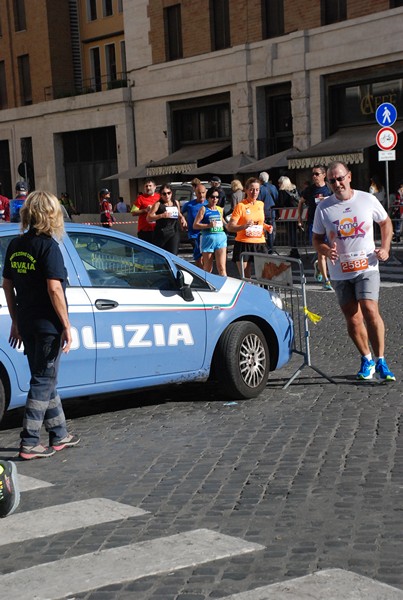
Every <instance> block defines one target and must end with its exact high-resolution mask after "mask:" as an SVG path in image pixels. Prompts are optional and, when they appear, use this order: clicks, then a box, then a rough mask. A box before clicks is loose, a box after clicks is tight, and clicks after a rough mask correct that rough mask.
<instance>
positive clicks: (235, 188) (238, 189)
mask: <svg viewBox="0 0 403 600" xmlns="http://www.w3.org/2000/svg"><path fill="white" fill-rule="evenodd" d="M244 197H245V194H244V191H243V185H242V183H241V182H240V181H239V179H233V180H232V181H231V211H233V210H234V208H235V206H236V205H237V204H239V203H240V202H242V200H243V199H244Z"/></svg>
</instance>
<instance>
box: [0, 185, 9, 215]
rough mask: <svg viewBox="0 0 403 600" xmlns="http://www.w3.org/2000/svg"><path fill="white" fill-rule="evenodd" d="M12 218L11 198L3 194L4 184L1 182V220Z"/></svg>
mask: <svg viewBox="0 0 403 600" xmlns="http://www.w3.org/2000/svg"><path fill="white" fill-rule="evenodd" d="M9 220H10V200H9V199H8V198H6V196H3V185H2V184H1V183H0V221H9Z"/></svg>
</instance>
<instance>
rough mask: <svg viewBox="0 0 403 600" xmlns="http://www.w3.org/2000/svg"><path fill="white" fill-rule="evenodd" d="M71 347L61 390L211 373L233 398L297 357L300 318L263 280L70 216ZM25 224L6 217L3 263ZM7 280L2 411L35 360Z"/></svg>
mask: <svg viewBox="0 0 403 600" xmlns="http://www.w3.org/2000/svg"><path fill="white" fill-rule="evenodd" d="M65 229H66V235H65V237H64V239H63V242H62V243H61V245H60V247H61V250H62V253H63V257H64V261H65V265H66V268H67V271H68V286H67V300H68V305H69V315H70V320H71V324H72V337H73V343H72V346H71V351H70V352H69V353H68V354H67V355H63V357H62V360H61V365H60V371H59V382H58V390H59V392H60V395H61V397H62V398H71V397H77V396H89V395H94V394H100V393H102V394H105V393H113V392H118V391H119V392H122V391H125V390H134V389H139V388H148V387H154V386H163V385H167V384H173V383H175V384H176V383H185V382H190V381H193V382H194V381H206V380H207V379H209V378H210V379H213V380H214V381H216V382H217V385H219V386H220V389H222V390H223V391H224V393H225V394H226V395H227V396H229V397H230V398H233V399H235V398H252V397H255V396H257V395H258V394H259V393H260V392H262V390H263V389H264V388H265V386H266V383H267V379H268V375H269V371H272V370H274V369H278V368H279V367H281V366H282V365H284V364H285V363H287V361H288V360H289V358H290V355H291V349H292V341H293V326H292V321H291V318H290V316H289V315H288V313H286V312H285V311H283V310H282V308H281V300H280V299H279V298H277V297H276V296H273V295H271V294H270V293H269V292H268V291H267V290H265V289H263V288H260V287H259V286H256V285H252V284H249V283H246V282H244V281H242V280H238V279H233V278H230V277H228V278H227V277H219V276H218V275H213V274H208V273H205V272H204V271H201V270H200V269H198V268H197V267H196V266H193V265H191V264H190V263H188V262H187V261H185V260H182V259H180V258H179V257H177V256H174V255H172V254H169V253H166V252H164V251H162V250H160V249H159V248H157V247H156V246H153V245H152V244H147V243H146V242H143V241H141V240H139V239H137V238H135V237H133V236H131V235H128V234H124V233H121V232H117V231H110V230H108V229H104V228H101V227H97V226H91V225H80V224H76V223H66V224H65ZM18 233H19V230H18V224H14V223H3V224H2V225H1V226H0V267H1V272H2V268H3V261H4V256H5V252H6V248H7V246H8V244H9V242H10V240H11V239H12V238H13V237H14V236H16V235H18ZM9 332H10V317H9V314H8V310H7V304H6V300H5V296H4V292H3V289H2V288H1V289H0V419H1V418H2V417H3V414H4V411H5V410H6V409H7V408H9V409H12V408H16V407H20V406H23V405H24V404H25V400H26V394H27V391H28V387H29V370H28V365H27V359H26V357H25V356H24V354H23V352H22V351H21V349H20V350H17V349H13V348H11V347H10V345H9V343H8V336H9Z"/></svg>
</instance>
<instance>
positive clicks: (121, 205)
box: [115, 196, 130, 213]
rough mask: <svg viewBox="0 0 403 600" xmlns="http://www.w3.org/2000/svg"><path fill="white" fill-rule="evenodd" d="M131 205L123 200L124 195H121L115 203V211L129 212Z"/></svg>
mask: <svg viewBox="0 0 403 600" xmlns="http://www.w3.org/2000/svg"><path fill="white" fill-rule="evenodd" d="M129 210H130V209H129V207H128V205H127V204H126V202H125V201H124V200H123V198H122V196H119V202H117V203H116V205H115V212H118V213H127V212H129Z"/></svg>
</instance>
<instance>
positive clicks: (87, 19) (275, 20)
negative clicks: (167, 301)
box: [0, 0, 403, 212]
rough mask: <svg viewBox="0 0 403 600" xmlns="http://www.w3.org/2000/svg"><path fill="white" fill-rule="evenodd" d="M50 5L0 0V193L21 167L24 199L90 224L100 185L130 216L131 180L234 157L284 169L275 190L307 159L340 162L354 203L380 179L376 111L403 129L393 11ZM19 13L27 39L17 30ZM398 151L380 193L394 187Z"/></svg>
mask: <svg viewBox="0 0 403 600" xmlns="http://www.w3.org/2000/svg"><path fill="white" fill-rule="evenodd" d="M56 4H57V6H58V7H59V4H60V3H56V2H54V0H36V1H35V11H33V8H32V7H33V3H31V2H27V1H26V0H25V2H24V0H16V1H14V2H13V1H12V0H0V8H1V9H3V7H4V8H5V9H6V10H1V11H0V158H1V160H0V179H1V180H2V182H3V184H4V183H5V184H6V187H7V188H9V190H10V192H9V193H11V190H12V188H13V186H14V183H15V181H16V180H18V179H19V178H20V177H21V175H20V174H18V167H19V166H20V165H21V163H24V164H25V163H26V162H28V163H32V168H33V173H32V176H33V178H34V181H35V185H36V187H46V188H48V189H52V190H54V191H55V192H56V193H57V194H60V193H61V192H62V191H65V190H66V191H68V192H69V193H70V195H71V196H72V197H75V199H76V201H77V203H78V205H79V208H80V209H81V211H82V212H92V209H95V207H96V198H95V195H96V190H97V189H99V187H100V186H101V187H102V186H103V185H105V181H104V177H106V176H108V175H112V174H114V173H118V176H117V177H116V178H115V179H111V180H109V181H108V182H107V185H108V186H111V188H112V191H113V195H114V196H117V195H122V196H124V197H125V199H126V200H127V201H129V199H131V200H132V199H133V198H134V196H135V193H136V191H137V188H138V186H139V185H140V186H141V181H142V177H144V176H145V175H148V174H152V175H153V176H156V178H157V180H158V181H163V180H167V179H171V180H173V179H175V180H178V179H189V177H190V175H191V173H190V171H189V168H190V167H189V165H190V164H192V165H194V164H198V165H202V164H208V163H209V162H211V161H212V160H217V159H219V158H225V157H226V156H230V155H231V154H233V155H236V154H238V153H240V152H245V153H247V154H250V155H251V156H254V157H255V158H256V159H262V158H264V157H269V158H270V156H272V155H277V154H283V155H284V156H286V158H285V159H284V162H283V163H282V166H281V167H276V168H278V173H275V176H277V174H280V172H283V171H289V170H290V169H292V170H291V174H292V177H293V179H294V180H296V181H297V183H299V182H302V181H303V180H304V179H306V177H307V175H309V169H310V165H311V162H312V160H314V159H316V158H321V159H322V160H325V161H326V160H327V159H328V158H330V157H331V156H338V157H344V158H346V159H352V161H353V162H354V177H355V181H358V183H359V184H360V186H361V187H364V188H365V186H366V185H367V182H368V178H369V176H370V174H372V173H373V172H376V171H379V172H380V175H381V176H382V174H383V169H384V165H383V164H380V163H379V162H378V154H377V148H376V146H375V133H376V130H377V128H378V126H377V125H376V124H375V117H374V114H375V110H376V106H377V105H378V104H379V103H380V102H382V101H391V102H392V103H394V104H395V105H396V107H397V110H398V121H397V123H396V125H395V126H396V128H397V130H398V131H399V132H400V131H401V130H402V129H403V127H402V120H401V119H402V118H403V38H402V35H401V31H402V30H403V2H402V1H400V0H366V1H363V0H339V1H338V2H334V1H333V0H274V1H273V0H270V1H268V0H215V1H214V2H212V1H210V0H149V1H146V0H109V1H107V0H69V1H68V2H65V3H61V4H62V8H61V9H60V7H59V8H58V10H55V5H56ZM21 6H24V7H25V12H26V14H25V17H26V26H25V29H24V28H22V29H21V30H20V31H16V30H15V20H16V15H15V12H14V11H15V10H16V7H17V8H18V7H20V8H21ZM94 11H95V13H94ZM94 17H95V18H94ZM61 42H64V43H61ZM106 46H109V48H106ZM112 46H113V48H112ZM26 54H28V55H29V70H28V71H27V64H26V62H25V70H24V59H22V60H19V57H21V56H25V55H26ZM25 60H26V59H25ZM27 72H29V74H30V82H31V99H30V98H29V94H28V95H26V97H25V100H23V99H22V95H21V82H23V81H24V73H25V76H26V73H27ZM66 86H67V88H66ZM27 89H28V90H29V86H28V88H27ZM27 89H26V90H25V91H27ZM69 90H70V91H69ZM329 140H330V141H329ZM325 141H327V145H325V146H323V145H321V144H322V143H324V142H325ZM318 144H319V146H318ZM400 148H401V142H400V141H399V142H398V145H397V148H396V161H394V162H393V163H392V162H391V163H390V165H389V168H390V180H391V186H392V187H393V186H394V185H395V184H396V183H397V181H398V180H399V179H400V178H401V177H403V159H402V156H401V154H402V152H401V150H400ZM293 149H296V150H298V151H299V154H300V155H301V156H299V154H296V151H295V150H293ZM287 157H288V159H287ZM267 164H268V167H267V168H268V170H271V167H270V161H268V163H267ZM232 175H233V174H229V175H228V178H229V179H230V178H231V177H232ZM77 182H78V183H77Z"/></svg>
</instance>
